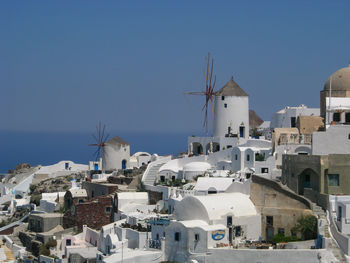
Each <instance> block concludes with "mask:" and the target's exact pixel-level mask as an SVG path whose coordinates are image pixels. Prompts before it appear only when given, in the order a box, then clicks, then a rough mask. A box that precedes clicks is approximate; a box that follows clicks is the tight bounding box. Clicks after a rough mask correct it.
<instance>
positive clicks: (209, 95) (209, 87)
mask: <svg viewBox="0 0 350 263" xmlns="http://www.w3.org/2000/svg"><path fill="white" fill-rule="evenodd" d="M205 62H206V69H205V71H204V72H203V73H204V78H205V91H194V92H185V94H188V95H200V96H203V95H204V96H205V104H204V106H203V108H202V111H203V110H205V114H204V122H203V127H205V131H206V133H207V134H208V126H209V121H210V129H211V128H212V124H213V116H214V109H213V98H214V95H215V92H214V87H215V82H216V76H214V80H213V68H214V59H211V61H210V53H208V57H206V58H205ZM209 104H210V109H208V108H209ZM208 110H210V120H209V118H208Z"/></svg>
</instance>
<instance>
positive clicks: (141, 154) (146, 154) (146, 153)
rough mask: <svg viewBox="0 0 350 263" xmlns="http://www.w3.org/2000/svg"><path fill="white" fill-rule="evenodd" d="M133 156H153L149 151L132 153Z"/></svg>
mask: <svg viewBox="0 0 350 263" xmlns="http://www.w3.org/2000/svg"><path fill="white" fill-rule="evenodd" d="M133 156H151V154H150V153H148V152H136V153H134V154H133V155H132V157H133Z"/></svg>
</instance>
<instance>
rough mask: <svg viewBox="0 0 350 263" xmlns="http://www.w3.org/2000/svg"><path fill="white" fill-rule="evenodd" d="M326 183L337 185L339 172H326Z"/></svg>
mask: <svg viewBox="0 0 350 263" xmlns="http://www.w3.org/2000/svg"><path fill="white" fill-rule="evenodd" d="M328 185H329V186H339V174H328Z"/></svg>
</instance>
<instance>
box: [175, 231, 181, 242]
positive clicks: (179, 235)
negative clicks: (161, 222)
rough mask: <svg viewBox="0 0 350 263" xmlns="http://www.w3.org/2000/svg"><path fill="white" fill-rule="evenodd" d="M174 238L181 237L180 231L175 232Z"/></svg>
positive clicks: (178, 239)
mask: <svg viewBox="0 0 350 263" xmlns="http://www.w3.org/2000/svg"><path fill="white" fill-rule="evenodd" d="M174 239H175V241H180V239H181V233H180V232H175V236H174Z"/></svg>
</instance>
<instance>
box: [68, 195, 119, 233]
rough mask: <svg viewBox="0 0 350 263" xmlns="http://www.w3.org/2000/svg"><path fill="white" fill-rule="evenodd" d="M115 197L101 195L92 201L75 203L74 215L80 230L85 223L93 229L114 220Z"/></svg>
mask: <svg viewBox="0 0 350 263" xmlns="http://www.w3.org/2000/svg"><path fill="white" fill-rule="evenodd" d="M112 206H113V197H112V196H100V197H97V198H96V199H93V200H92V201H90V202H85V203H82V204H77V205H75V213H74V217H75V218H76V225H77V227H78V229H79V230H82V229H83V225H87V226H88V227H90V228H93V229H100V228H101V227H102V226H104V225H107V224H109V223H111V222H113V216H112V215H113V209H112Z"/></svg>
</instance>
